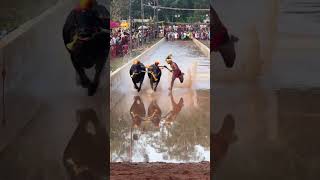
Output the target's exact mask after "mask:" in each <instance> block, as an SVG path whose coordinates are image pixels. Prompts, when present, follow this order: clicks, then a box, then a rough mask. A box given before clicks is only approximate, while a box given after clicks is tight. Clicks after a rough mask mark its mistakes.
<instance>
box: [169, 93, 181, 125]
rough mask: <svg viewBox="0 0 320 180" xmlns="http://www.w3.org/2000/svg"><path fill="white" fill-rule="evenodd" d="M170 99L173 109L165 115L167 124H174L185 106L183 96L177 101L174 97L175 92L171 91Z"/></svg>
mask: <svg viewBox="0 0 320 180" xmlns="http://www.w3.org/2000/svg"><path fill="white" fill-rule="evenodd" d="M170 100H171V105H172V110H171V111H170V112H169V113H168V114H167V115H166V116H165V123H166V124H167V125H172V123H173V122H174V120H176V119H177V116H178V114H179V113H180V112H181V110H182V107H183V98H182V97H181V98H180V100H179V102H178V103H176V102H175V100H174V97H173V93H170Z"/></svg>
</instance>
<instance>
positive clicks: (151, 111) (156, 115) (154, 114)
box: [148, 99, 162, 128]
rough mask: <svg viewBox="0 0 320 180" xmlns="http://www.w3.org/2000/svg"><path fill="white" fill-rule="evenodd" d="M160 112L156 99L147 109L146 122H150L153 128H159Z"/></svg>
mask: <svg viewBox="0 0 320 180" xmlns="http://www.w3.org/2000/svg"><path fill="white" fill-rule="evenodd" d="M161 115H162V111H161V109H160V107H159V105H158V103H157V100H156V99H152V101H151V103H150V106H149V108H148V120H150V121H151V122H152V123H153V125H154V126H155V127H158V128H160V121H161Z"/></svg>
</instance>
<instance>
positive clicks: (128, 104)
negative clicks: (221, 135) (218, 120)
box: [110, 41, 210, 162]
mask: <svg viewBox="0 0 320 180" xmlns="http://www.w3.org/2000/svg"><path fill="white" fill-rule="evenodd" d="M169 53H172V54H173V59H174V61H175V62H176V63H177V64H178V65H179V67H180V68H181V69H182V71H183V72H184V73H185V81H184V83H183V84H180V82H178V81H177V82H176V84H175V88H174V89H173V91H172V93H170V92H169V90H168V87H169V85H170V78H171V74H170V73H169V72H168V71H167V70H166V69H164V70H163V76H162V78H161V82H160V85H159V87H158V90H157V92H153V91H152V90H151V88H150V84H149V79H148V77H147V76H146V78H145V82H144V85H143V88H142V91H141V92H140V93H138V92H136V90H134V89H133V84H132V82H131V80H130V78H129V72H119V73H126V74H128V78H127V80H124V81H122V82H121V87H125V88H122V90H121V89H115V91H122V92H121V93H122V94H123V96H122V98H121V100H120V101H119V102H118V103H117V104H116V105H115V106H114V107H112V109H111V122H110V126H111V128H110V132H111V135H110V140H111V141H110V143H111V144H110V153H111V161H112V162H200V161H209V159H210V148H209V146H210V136H209V134H210V129H209V127H210V90H209V88H210V67H209V65H210V63H209V59H208V58H207V57H205V56H204V55H203V54H201V53H200V52H199V50H198V49H197V47H196V46H195V44H193V42H192V41H176V42H165V43H164V44H161V46H160V47H159V48H157V49H156V50H154V52H153V53H151V54H150V56H147V57H145V59H141V61H142V62H145V64H146V65H147V64H150V63H152V62H154V61H155V60H160V61H161V64H162V65H164V63H165V61H164V59H165V58H166V57H167V56H168V54H169ZM117 93H119V92H117ZM111 95H112V92H111ZM155 112H156V117H157V118H155V117H154V116H153V114H154V113H155ZM131 114H138V115H139V116H140V117H141V118H140V119H133V118H132V116H131Z"/></svg>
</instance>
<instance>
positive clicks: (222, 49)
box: [210, 7, 238, 68]
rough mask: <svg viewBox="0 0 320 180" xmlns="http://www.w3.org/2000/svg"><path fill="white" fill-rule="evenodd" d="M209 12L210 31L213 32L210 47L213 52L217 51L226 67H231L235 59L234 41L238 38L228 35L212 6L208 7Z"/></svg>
mask: <svg viewBox="0 0 320 180" xmlns="http://www.w3.org/2000/svg"><path fill="white" fill-rule="evenodd" d="M210 13H211V16H210V18H211V19H210V22H211V26H210V28H211V30H210V31H211V32H213V35H212V36H211V40H210V49H211V50H213V51H214V52H219V53H220V54H221V56H222V58H223V60H224V63H225V65H226V67H228V68H232V67H233V65H234V62H235V59H236V52H235V47H234V43H235V42H237V41H238V38H237V37H234V36H232V35H229V33H228V30H227V28H226V27H225V26H224V25H223V23H222V22H221V20H220V18H219V16H218V14H217V12H216V11H215V10H214V9H213V8H212V7H210Z"/></svg>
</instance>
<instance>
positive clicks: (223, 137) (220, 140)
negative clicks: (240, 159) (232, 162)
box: [211, 114, 237, 168]
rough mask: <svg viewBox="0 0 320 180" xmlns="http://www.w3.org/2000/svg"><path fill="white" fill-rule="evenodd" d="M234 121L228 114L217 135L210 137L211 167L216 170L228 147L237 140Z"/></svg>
mask: <svg viewBox="0 0 320 180" xmlns="http://www.w3.org/2000/svg"><path fill="white" fill-rule="evenodd" d="M234 130H235V120H234V118H233V116H232V115H230V114H228V115H227V116H226V117H225V118H224V121H223V125H222V127H221V129H220V130H219V132H218V133H214V134H213V135H211V144H212V146H213V147H214V148H213V154H214V156H213V157H212V159H213V161H212V162H213V165H214V167H215V168H216V167H217V166H219V163H220V162H221V160H223V158H224V157H225V156H226V154H227V153H228V149H229V145H230V144H232V143H234V142H235V141H236V140H237V136H236V135H235V134H234Z"/></svg>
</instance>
